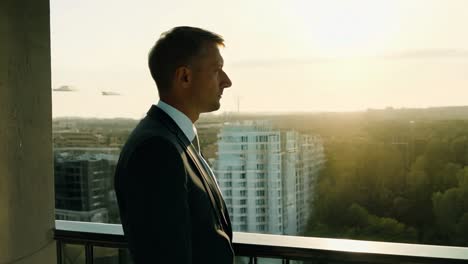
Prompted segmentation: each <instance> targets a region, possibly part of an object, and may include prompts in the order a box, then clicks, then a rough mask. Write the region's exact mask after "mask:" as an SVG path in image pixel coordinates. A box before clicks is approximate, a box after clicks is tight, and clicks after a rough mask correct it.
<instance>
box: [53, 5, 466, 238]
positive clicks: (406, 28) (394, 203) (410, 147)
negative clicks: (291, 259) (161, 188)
mask: <svg viewBox="0 0 468 264" xmlns="http://www.w3.org/2000/svg"><path fill="white" fill-rule="evenodd" d="M69 2H70V1H59V0H52V1H51V2H50V11H51V21H50V23H51V27H52V28H53V29H54V30H53V31H54V34H52V35H51V43H52V45H51V47H52V50H51V53H52V58H53V60H52V61H51V63H52V65H51V66H52V83H51V85H52V89H53V91H52V101H53V107H51V108H52V110H53V113H52V117H53V121H52V126H53V135H52V140H53V144H54V145H53V151H54V153H53V156H54V164H53V166H54V175H55V176H54V177H55V193H56V197H55V199H56V201H55V202H56V203H55V204H56V206H57V208H56V212H57V218H59V217H60V218H63V219H77V218H80V217H77V216H76V215H65V214H63V212H64V211H76V212H77V215H84V214H88V215H91V214H92V213H90V212H91V211H93V209H104V210H107V211H108V213H107V217H108V219H107V220H108V221H107V222H108V223H116V224H117V223H119V221H120V220H119V215H118V207H117V204H116V202H115V200H116V199H115V194H114V195H112V194H113V186H112V183H113V182H112V179H113V175H114V171H115V164H116V161H117V160H118V157H119V153H120V149H121V148H122V146H123V144H124V143H125V142H126V140H127V138H128V136H129V134H130V133H131V131H132V130H133V128H134V127H135V126H136V125H137V123H138V120H139V119H140V118H141V117H143V116H144V115H145V113H146V112H147V111H148V108H149V106H151V105H152V104H155V103H156V102H157V101H156V100H157V91H156V89H155V88H156V87H155V85H154V82H153V81H152V80H151V77H150V75H149V72H148V70H147V67H146V62H145V60H144V57H145V56H146V54H147V53H148V51H149V49H150V46H151V44H152V43H154V41H155V40H156V38H157V37H158V36H159V34H160V33H162V32H163V31H166V30H168V29H169V28H164V26H163V25H171V24H172V25H176V24H179V23H178V22H177V21H178V20H179V18H181V17H183V18H184V19H185V20H186V22H187V23H188V24H194V25H196V24H200V25H203V26H204V27H206V28H207V29H212V30H214V31H215V32H216V33H219V34H220V35H223V36H225V37H226V46H227V47H228V49H224V50H223V49H220V51H221V54H222V55H223V57H224V60H225V65H226V67H225V69H226V73H227V74H228V75H229V76H230V77H231V78H232V81H233V83H234V86H233V88H234V89H232V90H231V89H226V90H225V91H224V94H223V98H222V99H221V101H220V104H221V108H220V110H219V111H217V112H214V113H212V114H211V113H210V114H206V115H201V116H200V118H199V119H198V121H197V123H196V126H197V130H198V133H199V138H200V143H201V148H202V151H203V153H204V155H205V156H206V159H207V161H208V162H209V163H210V164H213V166H212V168H213V170H214V172H215V174H216V175H217V176H219V183H220V188H221V189H222V193H223V194H225V200H226V203H227V204H228V205H229V206H230V207H232V206H233V203H234V207H235V206H238V205H239V204H238V203H243V204H247V200H242V202H241V201H239V200H237V199H235V200H234V201H232V199H231V198H232V194H233V193H232V190H231V189H233V188H232V187H235V188H234V194H235V195H234V197H235V198H246V197H247V193H246V192H244V193H245V194H246V195H245V197H244V196H242V197H241V196H239V197H236V194H239V192H238V191H240V190H241V189H245V190H247V187H248V188H251V189H252V190H251V191H252V192H251V193H250V194H252V195H253V197H250V196H251V195H250V194H249V195H250V196H249V198H251V199H253V200H249V201H248V202H249V208H250V206H253V207H252V209H249V210H248V213H251V214H255V213H257V209H258V210H259V213H265V211H264V210H265V209H263V208H256V207H265V208H267V211H268V210H271V211H268V212H269V214H270V215H283V214H284V215H287V214H288V212H287V211H286V210H287V207H285V210H283V211H281V208H280V207H281V206H282V205H283V204H287V202H286V201H285V199H287V197H292V198H293V200H294V198H297V200H296V201H295V202H296V204H295V205H296V206H297V212H299V213H298V214H297V215H294V216H292V215H290V219H289V223H295V222H296V221H297V218H298V217H299V218H300V217H301V216H300V215H301V214H302V212H303V216H302V218H307V217H309V218H310V219H313V220H314V221H317V223H314V224H316V225H310V226H320V225H319V224H321V223H323V224H324V226H322V228H323V230H341V231H342V233H338V232H337V233H336V234H335V235H336V236H338V237H340V236H343V235H347V234H353V235H355V237H352V236H351V237H350V238H359V237H364V236H365V235H366V234H365V231H363V230H359V229H358V228H356V227H355V226H353V224H354V223H353V222H352V221H351V220H349V219H353V218H352V217H349V219H343V221H340V222H342V223H343V224H342V225H341V226H340V225H337V224H336V223H334V221H330V219H327V216H329V215H333V214H332V213H333V210H334V209H336V208H337V207H339V208H345V209H346V210H348V211H349V210H351V209H354V211H353V210H351V211H352V212H361V211H363V212H368V213H369V217H371V216H372V217H374V216H375V217H378V218H376V220H375V221H371V222H375V223H380V222H382V221H383V220H388V222H389V223H394V224H395V226H405V228H406V229H404V230H403V232H401V233H398V234H393V233H391V232H390V233H389V234H385V236H387V237H394V238H397V239H400V238H401V240H402V241H405V242H412V243H417V242H418V241H419V240H418V239H419V237H418V235H417V234H421V233H424V232H423V231H424V230H431V232H433V233H431V234H425V235H424V240H425V241H424V243H429V244H431V243H433V244H435V243H437V244H444V243H445V244H450V245H453V246H466V245H467V244H468V236H466V232H464V231H465V229H466V228H464V227H466V226H467V225H466V224H465V223H466V221H465V220H466V215H464V213H465V212H466V210H451V208H449V207H450V206H449V205H453V207H454V208H463V206H462V205H463V204H461V202H460V201H461V200H463V199H458V200H457V199H454V201H452V202H449V201H448V200H449V198H450V197H449V196H450V194H451V193H452V192H453V193H463V190H464V189H463V188H464V187H463V185H462V184H461V183H460V181H459V177H457V175H462V174H463V168H465V167H466V166H467V164H468V161H467V157H468V149H467V148H466V146H468V139H466V135H468V126H467V124H466V122H467V121H466V120H467V116H468V110H467V108H466V107H463V106H457V105H466V104H467V103H466V100H465V99H466V98H468V89H466V87H468V78H466V76H467V75H466V69H467V68H468V56H466V53H467V52H466V49H467V48H466V47H467V45H468V40H466V39H465V36H464V35H466V34H462V32H465V29H464V25H468V16H466V14H465V13H463V11H464V10H467V9H468V3H466V2H464V1H427V2H431V3H430V4H425V5H418V4H417V3H415V2H416V1H379V4H378V5H377V4H369V5H366V8H360V7H359V5H356V4H355V3H344V2H352V1H341V2H343V3H341V2H340V4H339V5H334V4H327V3H328V2H329V1H327V0H321V1H313V2H314V3H307V4H305V2H308V1H299V2H300V3H296V2H294V3H290V2H288V1H280V2H275V4H274V5H268V4H264V3H258V2H257V1H250V2H248V1H246V2H245V3H244V2H239V3H237V2H236V8H228V9H226V10H225V11H226V12H210V13H211V14H212V17H210V19H205V20H203V21H201V22H202V23H201V22H200V21H199V20H200V19H199V17H198V16H197V14H199V13H200V12H199V11H200V9H204V8H205V9H206V6H205V5H204V4H203V3H202V4H201V3H198V2H196V1H188V2H187V3H186V4H187V6H186V8H185V9H187V10H193V12H189V13H190V14H188V15H187V14H186V13H187V12H185V11H183V10H181V9H178V8H176V7H177V4H176V3H173V2H171V1H165V2H164V3H163V4H161V3H156V2H155V1H145V2H144V5H146V6H140V5H135V4H134V3H133V2H131V1H110V0H100V1H99V3H100V4H98V5H96V2H97V1H94V2H93V1H80V4H79V5H80V8H74V7H72V5H70V3H69ZM368 2H369V3H370V2H372V1H368ZM397 2H398V3H397ZM400 2H404V4H401V3H400ZM413 2H414V3H413ZM433 2H434V3H433ZM455 2H456V3H455ZM265 3H266V2H265ZM382 3H384V4H382ZM110 5H112V12H107V11H106V9H105V7H108V6H110ZM307 5H309V6H307ZM353 5H354V6H353ZM258 6H261V7H263V8H264V10H263V11H264V12H260V13H259V12H256V10H259V9H258V8H257V7H258ZM310 6H313V8H307V7H310ZM237 7H238V8H237ZM416 8H417V9H416ZM167 10H171V12H170V13H168V12H167ZM213 10H215V9H213ZM213 10H208V11H213ZM408 10H417V12H412V13H411V12H409V11H408ZM88 11H93V12H88ZM277 11H280V12H281V15H282V19H277V17H278V16H276V15H275V14H277V13H278V12H277ZM80 12H82V13H80ZM238 12H242V13H241V14H239V13H238ZM123 16H125V17H126V18H127V19H126V20H125V21H126V22H125V26H124V27H122V26H120V23H117V22H119V18H121V17H123ZM240 16H241V17H242V23H238V22H239V21H237V19H239V17H240ZM408 17H410V18H411V19H408ZM337 18H338V19H337ZM356 18H358V19H356ZM435 18H436V19H435ZM83 20H86V22H87V23H79V21H83ZM102 21H109V23H106V24H108V25H110V26H109V27H106V30H105V33H103V32H104V31H103V30H102V26H103V23H101V22H102ZM259 21H260V23H258V22H259ZM355 21H358V22H359V23H354V22H355ZM114 22H115V23H114ZM335 22H337V23H335ZM149 24H151V25H154V26H152V27H147V26H146V25H149ZM89 25H94V26H92V27H90V26H89ZM265 25H268V26H269V27H270V28H274V29H277V30H263V28H264V26H265ZM337 25H339V26H337ZM70 28H73V30H72V31H71V30H69V29H70ZM135 29H137V30H135ZM460 32H461V33H460ZM89 36H93V37H89ZM245 39H248V40H249V45H239V43H241V42H242V41H243V40H245ZM108 40H111V41H112V45H108ZM76 47H80V52H76ZM98 51H99V52H98ZM83 54H86V55H87V56H83ZM115 54H119V56H115ZM142 58H143V59H142ZM315 58H318V59H315ZM311 62H313V63H311ZM292 72H294V73H295V75H294V76H295V78H294V80H292V79H291V78H292V77H291V75H290V74H285V73H292ZM253 76H268V78H262V80H261V81H260V80H253V79H255V78H254V77H253ZM259 84H261V85H259ZM284 84H291V85H289V86H287V87H285V85H284ZM311 84H313V85H312V86H313V89H308V88H311V87H312V86H311ZM263 87H268V93H265V90H264V89H263ZM108 89H112V91H107V90H108ZM116 94H120V95H121V96H115V95H116ZM83 102H85V103H83ZM431 105H433V106H437V107H431ZM286 111H290V112H286ZM311 111H315V112H321V113H323V114H308V113H307V112H311ZM349 111H353V112H352V113H349ZM247 112H249V114H247ZM260 112H263V113H266V112H268V113H269V114H268V115H264V114H263V113H262V114H260ZM277 112H281V114H274V113H277ZM72 116H77V118H73V117H72ZM286 147H288V148H290V149H291V150H294V151H293V152H291V153H288V152H287V150H286ZM295 147H296V148H295ZM294 148H295V149H294ZM240 154H243V155H245V156H240ZM288 155H291V156H288ZM294 155H296V158H293V156H294ZM290 157H291V158H290ZM257 159H258V160H259V161H257ZM296 172H297V179H294V177H295V175H296ZM324 172H326V173H324ZM232 174H234V175H232ZM247 175H248V176H247ZM415 175H416V176H418V177H420V178H417V179H414V177H416V176H415ZM428 175H429V176H428ZM324 177H330V178H329V179H326V178H324ZM412 177H413V178H412ZM287 180H290V182H286V181H287ZM231 181H233V182H234V186H233V183H232V182H231ZM267 181H268V182H267ZM343 181H346V182H343ZM240 182H242V183H240ZM376 182H377V183H376ZM405 182H408V183H409V182H411V184H413V183H414V185H415V186H412V185H411V184H407V185H405V184H402V183H405ZM323 183H327V184H323ZM422 183H424V184H426V185H427V186H431V188H425V187H424V186H423V187H422V186H421V184H422ZM291 184H292V188H294V187H295V186H297V188H298V189H297V190H298V191H297V193H288V192H289V191H290V189H288V188H289V187H290V186H291ZM282 186H284V187H285V188H282ZM408 188H415V189H416V190H419V189H421V190H424V191H425V194H424V196H422V197H411V198H410V197H407V196H408V195H409V194H410V193H413V191H414V190H412V189H408ZM283 190H284V192H283ZM336 190H340V191H339V192H337V191H336ZM450 190H452V191H450ZM260 191H263V192H264V193H262V192H260ZM292 191H293V192H294V190H292ZM254 192H255V193H254ZM244 193H243V194H244ZM343 193H344V194H349V195H346V197H347V198H346V199H344V198H343ZM375 193H377V194H382V193H383V194H385V195H381V197H380V196H379V201H376V200H375V198H374V197H375V195H374V194H375ZM416 193H417V192H416ZM317 194H318V195H320V196H321V197H316V195H317ZM439 194H440V195H439ZM270 196H272V197H270ZM266 197H268V198H269V199H270V200H267V199H266ZM257 198H258V199H257ZM260 198H261V199H260ZM276 198H278V199H277V201H274V199H276ZM418 199H421V201H420V202H421V204H424V208H428V210H427V212H426V214H425V215H423V214H419V215H418V214H411V213H414V212H412V211H411V210H410V212H409V213H408V214H405V213H402V212H400V211H401V210H399V209H401V208H419V207H418V204H415V202H414V201H417V200H418ZM459 200H460V201H459ZM238 201H239V202H238ZM457 201H458V202H457ZM376 203H378V205H376ZM317 205H320V208H327V210H328V211H327V212H322V214H321V215H317V210H315V211H314V209H313V208H314V206H317ZM352 205H354V206H353V207H351V206H352ZM381 205H386V206H381ZM442 205H444V206H442ZM229 206H228V207H229ZM92 207H96V208H92ZM239 207H240V206H238V207H235V208H236V210H237V208H239ZM253 208H255V209H253ZM350 208H351V209H350ZM231 209H232V208H230V210H231ZM60 210H62V213H61V211H60ZM403 211H404V210H403ZM444 211H445V212H450V213H453V216H452V215H451V216H450V218H451V221H450V223H452V224H444V225H441V224H440V223H439V222H440V221H439V220H440V219H445V218H447V215H446V214H444ZM230 212H231V211H230ZM236 212H237V211H236ZM105 215H106V214H105V213H102V214H100V216H103V217H105ZM249 217H251V218H249V219H255V217H256V215H253V216H249ZM419 217H420V218H421V219H419ZM383 218H385V219H383ZM415 218H417V220H418V221H415ZM331 220H335V219H331ZM367 220H368V219H367ZM86 221H90V220H89V219H88V220H86ZM301 221H303V220H301ZM301 221H299V223H302V222H301ZM367 222H368V221H367ZM415 223H420V224H415ZM302 224H303V223H302ZM377 227H378V226H377ZM377 227H376V226H370V227H369V229H373V228H377ZM237 228H238V229H237V230H234V231H241V230H244V231H245V230H247V225H244V226H240V225H238V226H237ZM249 228H250V230H252V231H255V230H258V229H260V228H259V227H258V226H256V225H255V223H254V224H253V225H252V226H249ZM377 229H378V228H377ZM423 229H424V230H423ZM268 230H275V231H278V230H277V229H276V227H270V226H265V231H268ZM388 230H398V228H392V226H390V227H388ZM282 231H285V230H283V229H281V230H279V232H280V233H281V232H282ZM303 231H304V230H301V231H300V232H299V231H298V233H297V234H299V233H304V232H303ZM308 231H310V232H306V233H311V234H312V233H314V232H320V230H317V229H316V230H308ZM415 234H416V235H415ZM382 239H385V237H384V236H383V235H382ZM402 241H397V242H402Z"/></svg>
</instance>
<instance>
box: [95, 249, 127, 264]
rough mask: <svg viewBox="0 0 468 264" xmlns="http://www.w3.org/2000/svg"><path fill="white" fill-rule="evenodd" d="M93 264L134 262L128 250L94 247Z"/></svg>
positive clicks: (125, 263)
mask: <svg viewBox="0 0 468 264" xmlns="http://www.w3.org/2000/svg"><path fill="white" fill-rule="evenodd" d="M93 264H133V262H132V259H131V257H130V252H129V251H128V250H127V249H122V248H108V247H94V256H93Z"/></svg>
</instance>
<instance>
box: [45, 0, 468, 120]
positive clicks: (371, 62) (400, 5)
mask: <svg viewBox="0 0 468 264" xmlns="http://www.w3.org/2000/svg"><path fill="white" fill-rule="evenodd" d="M180 6H183V7H184V8H183V9H181V8H179V7H180ZM168 10H170V12H168ZM240 17H242V19H240ZM466 24H468V2H466V1H463V0H450V1H441V0H432V1H425V0H411V1H397V0H395V1H376V0H372V1H370V0H355V1H339V0H337V1H332V0H328V1H305V0H296V1H288V2H284V1H268V2H266V1H236V2H232V3H231V2H226V3H223V5H219V3H218V2H215V1H210V0H206V1H197V2H193V1H174V2H167V1H146V0H142V1H138V2H136V3H135V2H128V1H112V2H111V1H99V2H96V1H90V0H83V1H79V2H71V1H57V0H52V1H51V45H52V89H54V91H53V94H52V95H53V97H52V99H53V116H54V117H61V116H78V117H99V118H106V117H125V118H140V117H142V116H144V114H145V113H146V111H147V109H148V107H149V105H150V104H152V103H156V102H157V100H158V95H157V90H156V86H155V85H154V83H153V81H152V79H151V76H150V74H149V71H148V70H147V66H146V56H147V53H148V50H149V49H150V47H151V45H152V44H153V43H154V42H155V41H156V40H157V38H158V37H159V34H160V33H161V32H163V31H166V30H168V29H170V28H172V27H174V26H177V25H191V26H199V27H202V28H206V29H208V30H212V31H214V32H217V33H219V34H221V35H223V36H224V37H225V39H226V48H224V49H223V50H222V55H223V56H224V59H225V70H226V72H227V73H228V74H229V75H230V77H231V79H232V81H233V86H232V88H230V89H227V90H226V91H225V93H224V95H223V99H222V101H221V104H222V107H221V109H220V111H219V113H221V112H225V111H234V112H235V111H237V109H238V106H239V107H240V111H241V112H314V111H359V110H365V109H368V108H380V109H381V108H385V107H394V108H401V107H407V108H412V107H417V108H424V107H431V106H455V105H468V100H466V98H468V89H466V88H467V87H468V75H467V74H466V69H467V68H468V67H467V66H468V49H467V48H466V47H468V36H467V35H466V34H464V32H465V28H464V27H465V25H466ZM238 102H240V104H238Z"/></svg>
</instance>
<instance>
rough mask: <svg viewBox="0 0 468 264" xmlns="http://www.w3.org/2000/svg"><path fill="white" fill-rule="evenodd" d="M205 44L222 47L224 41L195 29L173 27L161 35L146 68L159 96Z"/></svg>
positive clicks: (208, 32) (215, 35) (210, 33)
mask: <svg viewBox="0 0 468 264" xmlns="http://www.w3.org/2000/svg"><path fill="white" fill-rule="evenodd" d="M206 43H214V44H217V45H221V46H224V39H223V38H222V37H221V36H220V35H218V34H215V33H213V32H210V31H207V30H204V29H201V28H196V27H175V28H173V29H171V30H169V31H167V32H164V33H162V34H161V37H160V38H159V40H158V41H157V42H156V44H155V45H154V46H153V48H152V49H151V51H150V53H149V56H148V66H149V69H150V72H151V76H152V77H153V79H154V81H155V82H156V85H157V86H158V91H159V94H161V93H164V92H167V91H168V90H169V89H170V87H171V85H172V78H173V77H174V73H175V70H176V69H177V68H178V67H180V66H183V65H189V64H190V63H191V60H192V59H193V58H194V57H196V56H197V55H199V54H200V52H201V50H202V48H203V46H204V45H205V44H206Z"/></svg>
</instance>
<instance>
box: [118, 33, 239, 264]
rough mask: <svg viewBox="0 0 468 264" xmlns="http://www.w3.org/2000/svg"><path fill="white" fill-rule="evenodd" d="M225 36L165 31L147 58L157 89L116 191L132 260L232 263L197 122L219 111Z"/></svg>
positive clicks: (129, 146) (123, 161)
mask: <svg viewBox="0 0 468 264" xmlns="http://www.w3.org/2000/svg"><path fill="white" fill-rule="evenodd" d="M223 42H224V40H223V39H222V37H221V36H219V35H217V34H215V33H212V32H209V31H206V30H203V29H200V28H193V27H176V28H173V29H172V30H170V31H168V32H166V33H163V34H162V35H161V38H160V39H159V40H158V41H157V42H156V44H155V46H154V47H153V48H152V50H151V51H150V54H149V58H148V64H149V68H150V71H151V75H152V77H153V79H154V80H155V82H156V85H157V88H158V92H159V98H160V100H159V102H158V103H157V104H156V105H153V106H152V107H151V108H150V110H149V111H148V113H147V115H146V117H145V118H143V119H142V120H141V121H140V123H139V124H138V125H137V127H136V128H135V130H134V131H133V132H132V134H131V135H130V136H129V138H128V140H127V142H126V144H125V146H124V147H123V149H122V152H121V154H120V158H119V162H118V164H117V169H116V174H115V190H116V195H117V201H118V204H119V209H120V217H121V220H122V226H123V230H124V234H125V237H126V239H127V241H128V245H129V249H130V253H131V255H132V257H133V260H134V262H135V264H143V263H144V264H147V263H171V264H189V263H190V264H198V263H200V264H201V263H203V264H211V263H212V264H232V263H233V261H234V252H233V249H232V229H231V223H230V220H229V215H228V212H227V209H226V204H225V203H224V200H223V197H222V195H221V191H220V189H219V187H218V184H217V182H216V179H215V177H214V174H213V172H212V171H211V169H210V167H209V165H208V163H207V162H206V160H205V159H204V158H203V156H202V155H201V153H200V152H199V142H198V137H197V131H196V128H195V126H194V125H193V123H195V121H197V119H198V118H199V115H200V113H205V112H211V111H215V110H217V109H219V107H220V99H221V96H222V94H223V90H224V89H225V88H228V87H230V86H231V80H230V79H229V77H228V76H227V74H226V73H225V72H224V71H223V63H224V62H223V58H222V57H221V55H220V53H219V47H220V46H224V44H223Z"/></svg>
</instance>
